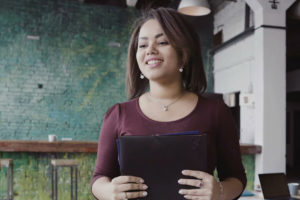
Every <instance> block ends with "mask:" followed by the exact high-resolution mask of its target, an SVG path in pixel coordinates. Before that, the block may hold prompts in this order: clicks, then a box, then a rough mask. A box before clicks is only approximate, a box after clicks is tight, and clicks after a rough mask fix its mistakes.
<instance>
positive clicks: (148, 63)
mask: <svg viewBox="0 0 300 200" xmlns="http://www.w3.org/2000/svg"><path fill="white" fill-rule="evenodd" d="M162 62H163V61H162V60H149V61H147V62H146V64H147V65H154V64H157V63H162Z"/></svg>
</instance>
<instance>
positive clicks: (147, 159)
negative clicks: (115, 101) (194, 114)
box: [117, 132, 207, 200]
mask: <svg viewBox="0 0 300 200" xmlns="http://www.w3.org/2000/svg"><path fill="white" fill-rule="evenodd" d="M117 144H118V152H119V163H120V171H121V174H122V175H132V176H138V177H141V178H143V179H144V180H145V184H146V185H148V189H147V192H148V195H147V196H146V197H144V198H139V199H140V200H184V199H185V198H184V197H183V196H182V195H180V194H179V193H178V191H179V189H186V188H187V189H190V188H193V187H191V186H185V185H180V184H178V180H179V179H180V178H192V177H187V176H184V175H182V173H181V171H182V170H184V169H190V170H200V171H206V170H207V160H206V159H207V156H206V151H207V148H206V135H205V134H201V135H200V134H199V133H198V132H184V133H176V134H167V135H155V136H121V137H120V138H119V139H118V140H117Z"/></svg>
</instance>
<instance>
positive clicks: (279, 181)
mask: <svg viewBox="0 0 300 200" xmlns="http://www.w3.org/2000/svg"><path fill="white" fill-rule="evenodd" d="M259 181H260V184H261V189H262V192H263V195H264V198H265V199H277V198H282V197H290V192H289V188H288V186H287V182H286V176H285V174H284V173H272V174H259Z"/></svg>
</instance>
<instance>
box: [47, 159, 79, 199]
mask: <svg viewBox="0 0 300 200" xmlns="http://www.w3.org/2000/svg"><path fill="white" fill-rule="evenodd" d="M77 166H78V164H77V161H75V160H70V159H54V160H51V185H52V200H57V198H58V196H57V180H58V179H57V169H58V168H59V167H70V171H71V174H70V175H71V200H73V196H75V200H77V174H78V168H77ZM74 175H75V180H74V178H73V176H74ZM74 182H75V184H74ZM74 185H75V189H74ZM73 193H75V195H73Z"/></svg>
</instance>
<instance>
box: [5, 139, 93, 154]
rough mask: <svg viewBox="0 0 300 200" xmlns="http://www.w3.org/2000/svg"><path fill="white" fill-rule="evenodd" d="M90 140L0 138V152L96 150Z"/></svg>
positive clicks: (91, 151)
mask: <svg viewBox="0 0 300 200" xmlns="http://www.w3.org/2000/svg"><path fill="white" fill-rule="evenodd" d="M97 144H98V143H97V142H92V141H57V142H48V141H36V140H0V152H1V151H2V152H86V153H94V152H97Z"/></svg>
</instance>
